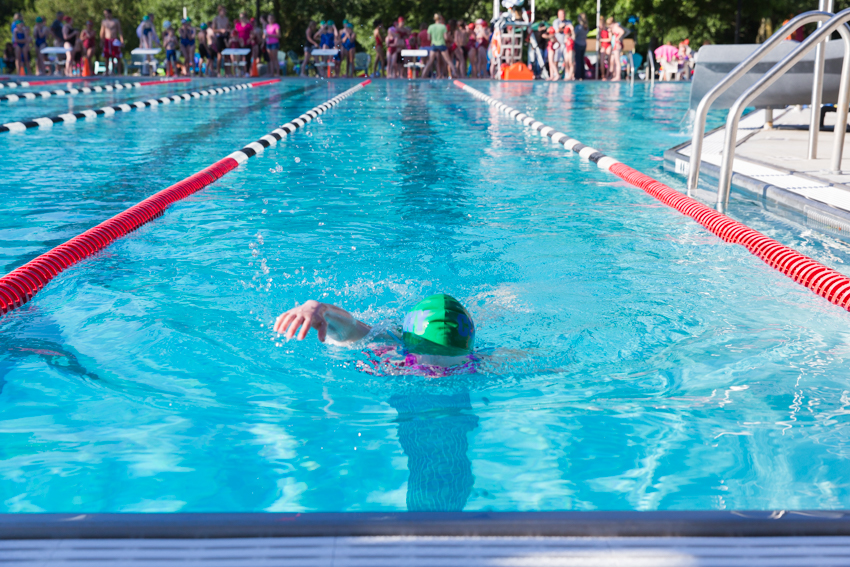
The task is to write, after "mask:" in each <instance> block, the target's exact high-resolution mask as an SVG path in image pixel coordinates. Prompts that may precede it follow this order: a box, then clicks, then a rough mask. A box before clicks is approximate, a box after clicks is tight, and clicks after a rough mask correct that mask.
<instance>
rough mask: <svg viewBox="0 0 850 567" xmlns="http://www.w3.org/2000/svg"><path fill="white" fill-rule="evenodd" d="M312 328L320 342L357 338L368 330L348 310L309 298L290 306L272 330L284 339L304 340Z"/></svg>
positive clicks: (348, 341) (353, 339)
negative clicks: (284, 337) (299, 303)
mask: <svg viewBox="0 0 850 567" xmlns="http://www.w3.org/2000/svg"><path fill="white" fill-rule="evenodd" d="M311 328H313V329H316V332H317V333H318V335H319V341H320V342H325V340H326V339H330V341H331V342H332V343H336V344H346V343H353V342H356V341H359V340H360V339H362V338H363V337H365V336H366V335H368V334H369V331H370V330H371V327H369V325H367V324H366V323H363V322H361V321H358V320H357V319H355V318H354V317H353V316H352V315H351V313H349V312H348V311H345V310H344V309H341V308H339V307H337V306H335V305H331V304H330V303H321V302H319V301H315V300H312V299H311V300H309V301H307V302H305V303H303V304H302V305H299V306H298V307H293V308H292V309H290V310H289V311H287V312H286V313H284V314H282V315H280V316H279V317H278V318H277V319H276V320H275V322H274V330H275V332H276V333H279V334H281V335H284V336H286V339H287V340H289V339H292V338H297V339H298V340H299V341H303V340H304V339H306V338H307V335H308V334H309V333H310V329H311ZM299 329H300V330H299Z"/></svg>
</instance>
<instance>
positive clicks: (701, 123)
mask: <svg viewBox="0 0 850 567" xmlns="http://www.w3.org/2000/svg"><path fill="white" fill-rule="evenodd" d="M833 15H834V14H831V13H829V12H821V11H817V10H813V11H811V12H804V13H802V14H800V15H799V16H796V17H794V18H792V19H791V20H789V21H788V23H787V24H785V25H784V26H782V27H781V28H779V31H777V32H776V33H775V34H773V35H772V36H770V37H769V38H768V39H767V41H765V42H764V43H762V44H761V46H759V48H758V49H756V50H755V51H754V52H753V53H752V54H750V56H749V57H747V58H746V59H744V60H743V61H741V62H740V63H738V65H736V66H735V68H734V69H732V70H731V71H729V74H728V75H726V76H725V77H723V79H721V81H720V82H719V83H717V84H716V85H714V87H712V89H711V90H710V91H708V92H707V93H705V96H704V97H702V100H701V101H699V105H698V106H697V110H696V116H695V117H694V135H693V138H692V139H691V159H690V164H689V165H688V195H689V196H692V192H693V191H694V190H695V189H696V188H697V184H698V183H699V168H700V164H701V163H702V142H703V138H704V137H705V122H706V120H707V118H708V110H709V108H711V105H712V104H714V101H715V100H717V98H718V97H719V96H720V95H722V94H723V93H724V92H726V91H727V90H728V89H729V87H731V86H732V84H733V83H735V82H736V81H737V80H738V79H740V78H741V77H743V76H744V75H745V74H746V73H747V72H748V71H749V70H750V69H752V68H753V67H755V66H756V64H757V63H758V62H759V61H761V60H762V59H764V57H765V56H766V55H767V54H768V53H769V52H771V51H773V49H774V48H776V47H777V46H778V45H780V44H781V43H782V42H783V41H784V40H785V38H786V37H788V36H789V35H790V34H792V33H794V32H795V31H796V30H797V29H798V28H801V27H803V26H805V25H806V24H811V23H813V22H824V21H827V20H829V19H830V18H832V17H833ZM813 90H817V85H815V89H813Z"/></svg>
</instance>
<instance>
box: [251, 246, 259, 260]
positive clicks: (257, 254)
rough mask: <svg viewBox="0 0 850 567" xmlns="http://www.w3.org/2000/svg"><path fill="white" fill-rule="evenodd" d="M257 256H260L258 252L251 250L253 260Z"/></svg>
mask: <svg viewBox="0 0 850 567" xmlns="http://www.w3.org/2000/svg"><path fill="white" fill-rule="evenodd" d="M259 255H260V251H259V250H257V249H256V248H254V249H253V250H251V256H253V257H254V258H256V257H257V256H259Z"/></svg>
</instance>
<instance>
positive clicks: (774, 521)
mask: <svg viewBox="0 0 850 567" xmlns="http://www.w3.org/2000/svg"><path fill="white" fill-rule="evenodd" d="M847 535H850V510H834V511H825V510H824V511H805V510H800V511H687V512H685V511H663V512H635V511H616V512H597V511H591V512H387V513H382V512H338V513H333V512H330V513H323V512H311V513H299V514H294V513H293V514H280V513H150V514H145V513H126V514H125V513H115V514H41V513H35V514H33V513H25V514H0V540H11V539H17V540H20V539H128V538H179V539H194V538H246V537H249V538H250V537H327V536H336V537H358V536H359V537H362V536H503V537H504V536H526V537H528V536H538V537H540V536H548V537H555V536H560V537H569V536H572V537H653V536H654V537H789V536H847Z"/></svg>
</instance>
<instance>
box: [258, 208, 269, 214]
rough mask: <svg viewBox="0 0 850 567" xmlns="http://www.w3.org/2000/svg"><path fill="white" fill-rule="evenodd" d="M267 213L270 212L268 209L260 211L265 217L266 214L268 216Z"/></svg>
mask: <svg viewBox="0 0 850 567" xmlns="http://www.w3.org/2000/svg"><path fill="white" fill-rule="evenodd" d="M267 212H268V211H267V210H266V209H263V210H262V211H260V214H263V215H264V214H266V213H267Z"/></svg>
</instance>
